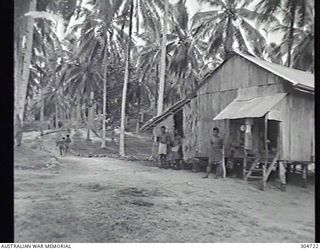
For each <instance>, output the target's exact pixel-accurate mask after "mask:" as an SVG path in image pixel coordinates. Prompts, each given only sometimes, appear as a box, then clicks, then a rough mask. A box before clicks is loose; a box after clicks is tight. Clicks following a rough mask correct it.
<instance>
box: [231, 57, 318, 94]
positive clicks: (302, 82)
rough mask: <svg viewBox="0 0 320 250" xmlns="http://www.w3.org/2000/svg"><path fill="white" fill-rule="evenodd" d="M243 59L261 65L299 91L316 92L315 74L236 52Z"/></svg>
mask: <svg viewBox="0 0 320 250" xmlns="http://www.w3.org/2000/svg"><path fill="white" fill-rule="evenodd" d="M236 53H237V54H238V55H240V56H241V57H244V58H246V59H247V60H249V61H251V62H253V63H255V64H257V65H259V66H260V67H262V68H264V69H266V70H268V71H270V72H271V73H273V74H275V75H277V76H279V77H281V78H283V79H285V80H287V81H289V82H291V83H292V84H293V86H295V87H297V88H298V89H303V88H305V89H308V90H311V91H314V74H312V73H309V72H305V71H302V70H298V69H292V68H288V67H285V66H283V65H279V64H275V63H271V62H268V61H265V60H262V59H260V58H257V57H253V56H249V55H246V54H243V53H241V52H236Z"/></svg>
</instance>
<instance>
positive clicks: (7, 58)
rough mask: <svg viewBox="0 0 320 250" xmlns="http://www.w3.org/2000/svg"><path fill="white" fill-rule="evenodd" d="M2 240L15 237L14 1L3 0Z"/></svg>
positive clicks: (0, 17) (0, 101)
mask: <svg viewBox="0 0 320 250" xmlns="http://www.w3.org/2000/svg"><path fill="white" fill-rule="evenodd" d="M0 3H1V5H0V6H1V10H2V12H1V15H0V24H1V33H2V36H1V37H2V38H1V45H0V49H1V70H0V73H1V78H0V82H1V83H0V110H1V112H0V114H1V115H0V131H1V137H2V138H1V140H0V142H1V143H0V171H1V172H0V199H1V201H0V227H1V233H0V242H13V241H14V231H13V230H14V229H13V228H14V215H13V213H14V207H13V107H14V106H13V105H14V104H13V93H14V88H13V86H14V85H13V3H14V2H13V1H1V2H0Z"/></svg>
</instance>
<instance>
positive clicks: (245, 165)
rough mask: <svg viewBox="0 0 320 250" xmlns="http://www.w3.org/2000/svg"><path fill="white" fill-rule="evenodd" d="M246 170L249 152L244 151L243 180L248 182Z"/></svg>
mask: <svg viewBox="0 0 320 250" xmlns="http://www.w3.org/2000/svg"><path fill="white" fill-rule="evenodd" d="M246 170H247V150H246V149H243V173H242V179H243V180H246Z"/></svg>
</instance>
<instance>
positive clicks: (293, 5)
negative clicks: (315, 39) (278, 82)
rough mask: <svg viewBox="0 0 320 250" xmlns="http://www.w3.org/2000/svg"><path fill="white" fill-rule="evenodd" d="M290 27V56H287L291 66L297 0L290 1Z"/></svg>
mask: <svg viewBox="0 0 320 250" xmlns="http://www.w3.org/2000/svg"><path fill="white" fill-rule="evenodd" d="M290 2H291V4H290V6H291V7H290V16H291V20H290V29H289V39H288V56H287V67H290V66H291V53H292V51H291V50H292V46H293V40H294V36H293V31H294V21H295V16H296V6H297V5H296V1H290Z"/></svg>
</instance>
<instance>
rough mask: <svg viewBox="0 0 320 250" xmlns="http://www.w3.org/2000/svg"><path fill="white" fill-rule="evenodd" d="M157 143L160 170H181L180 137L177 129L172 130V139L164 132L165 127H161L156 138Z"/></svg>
mask: <svg viewBox="0 0 320 250" xmlns="http://www.w3.org/2000/svg"><path fill="white" fill-rule="evenodd" d="M157 141H158V142H159V152H158V153H159V160H160V165H159V167H160V168H170V167H171V168H173V169H176V170H179V169H181V168H182V137H181V135H180V134H179V131H178V130H177V129H175V130H174V135H173V137H171V136H170V134H169V133H167V132H166V127H165V126H162V127H161V134H160V136H159V137H158V138H157Z"/></svg>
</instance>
